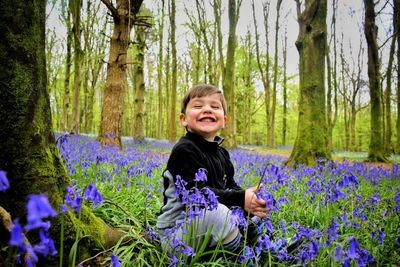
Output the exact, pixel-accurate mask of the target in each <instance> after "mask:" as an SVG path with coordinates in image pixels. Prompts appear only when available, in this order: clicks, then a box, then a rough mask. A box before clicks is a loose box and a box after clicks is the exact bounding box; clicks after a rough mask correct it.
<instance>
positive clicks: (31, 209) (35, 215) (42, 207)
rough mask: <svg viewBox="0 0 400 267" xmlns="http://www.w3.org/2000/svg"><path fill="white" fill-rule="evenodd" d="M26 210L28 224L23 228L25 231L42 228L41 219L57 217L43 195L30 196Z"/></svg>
mask: <svg viewBox="0 0 400 267" xmlns="http://www.w3.org/2000/svg"><path fill="white" fill-rule="evenodd" d="M26 208H27V210H28V215H27V220H28V224H27V225H26V226H25V229H27V230H30V229H35V228H38V227H43V226H44V224H43V221H42V219H44V218H48V217H54V216H56V215H57V213H56V212H55V211H54V210H53V208H52V207H51V205H50V203H49V200H48V198H47V196H46V195H43V194H41V195H30V196H29V200H28V204H27V205H26Z"/></svg>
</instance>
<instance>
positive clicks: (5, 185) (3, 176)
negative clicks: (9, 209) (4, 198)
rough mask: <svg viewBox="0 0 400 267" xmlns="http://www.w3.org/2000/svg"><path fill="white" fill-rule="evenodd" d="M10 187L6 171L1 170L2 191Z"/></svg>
mask: <svg viewBox="0 0 400 267" xmlns="http://www.w3.org/2000/svg"><path fill="white" fill-rule="evenodd" d="M9 187H10V183H9V182H8V179H7V176H6V172H5V171H1V170H0V192H4V191H6V190H7V189H8V188H9Z"/></svg>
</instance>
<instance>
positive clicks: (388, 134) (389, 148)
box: [385, 9, 399, 156]
mask: <svg viewBox="0 0 400 267" xmlns="http://www.w3.org/2000/svg"><path fill="white" fill-rule="evenodd" d="M393 11H395V10H394V9H393ZM397 12H399V11H397ZM398 16H399V15H398V14H395V13H394V12H393V21H392V25H393V37H392V41H391V44H390V52H389V61H388V66H387V70H386V90H385V111H386V112H385V122H386V131H385V154H386V155H388V156H389V155H390V154H392V153H393V152H394V144H393V140H392V119H391V118H392V108H391V97H392V77H393V65H394V52H395V50H396V39H397V35H398V34H399V33H398V28H397V26H398V25H397V24H398V22H397V19H398Z"/></svg>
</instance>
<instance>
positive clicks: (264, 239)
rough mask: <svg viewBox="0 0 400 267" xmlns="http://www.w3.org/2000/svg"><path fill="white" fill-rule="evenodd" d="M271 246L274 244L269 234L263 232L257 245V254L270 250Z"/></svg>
mask: <svg viewBox="0 0 400 267" xmlns="http://www.w3.org/2000/svg"><path fill="white" fill-rule="evenodd" d="M271 248H274V244H272V242H271V240H270V238H269V236H268V235H266V234H262V235H261V236H260V237H259V238H258V242H257V245H256V252H257V255H260V253H261V252H262V251H268V250H270V249H271Z"/></svg>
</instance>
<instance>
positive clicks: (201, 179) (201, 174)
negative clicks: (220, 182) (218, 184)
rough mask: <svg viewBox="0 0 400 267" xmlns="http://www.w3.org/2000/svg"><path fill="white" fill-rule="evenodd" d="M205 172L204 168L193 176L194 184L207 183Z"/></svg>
mask: <svg viewBox="0 0 400 267" xmlns="http://www.w3.org/2000/svg"><path fill="white" fill-rule="evenodd" d="M206 173H207V170H206V169H204V168H200V169H199V170H198V171H197V172H196V174H195V175H194V181H195V182H207V174H206Z"/></svg>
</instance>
